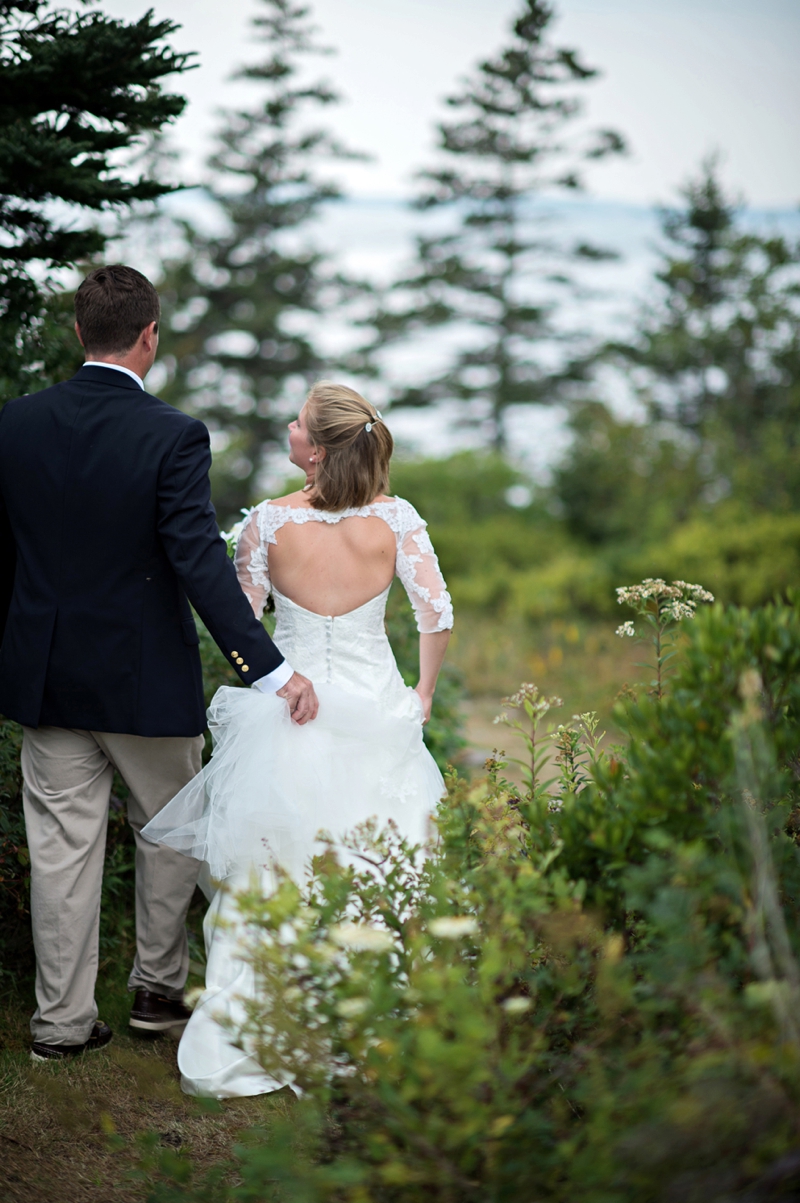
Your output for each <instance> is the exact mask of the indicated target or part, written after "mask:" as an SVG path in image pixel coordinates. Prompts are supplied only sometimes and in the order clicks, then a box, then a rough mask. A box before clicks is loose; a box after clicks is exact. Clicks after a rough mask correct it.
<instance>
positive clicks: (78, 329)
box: [74, 322, 86, 350]
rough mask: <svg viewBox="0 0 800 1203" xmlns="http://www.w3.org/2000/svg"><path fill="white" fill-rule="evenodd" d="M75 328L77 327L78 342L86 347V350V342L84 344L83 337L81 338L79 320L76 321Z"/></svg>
mask: <svg viewBox="0 0 800 1203" xmlns="http://www.w3.org/2000/svg"><path fill="white" fill-rule="evenodd" d="M74 328H75V337H76V338H77V340H78V342H79V343H80V344H81V346H82V347H83V348H84V350H86V346H85V344H84V341H83V339H82V338H81V328H80V326H79V325H78V323H77V322H76V323H75V327H74Z"/></svg>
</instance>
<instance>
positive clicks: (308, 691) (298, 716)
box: [277, 673, 319, 727]
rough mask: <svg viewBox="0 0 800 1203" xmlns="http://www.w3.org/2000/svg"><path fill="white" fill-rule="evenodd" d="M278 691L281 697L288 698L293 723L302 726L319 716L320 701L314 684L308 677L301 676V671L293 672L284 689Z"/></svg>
mask: <svg viewBox="0 0 800 1203" xmlns="http://www.w3.org/2000/svg"><path fill="white" fill-rule="evenodd" d="M277 692H278V697H279V698H286V701H287V702H288V703H289V713H290V714H291V716H292V722H293V723H297V724H298V725H299V726H301V727H302V726H303V724H304V723H307V722H309V720H310V719H313V718H316V717H317V711H318V710H319V702H318V701H317V695H316V694H315V693H314V686H313V685H312V684H311V682H310V681H309V679H308V677H301V676H300V673H293V674H292V676H291V677H290V678H289V680H288V681H287V682H286V684H285V685H284V687H283V689H279V690H278V691H277Z"/></svg>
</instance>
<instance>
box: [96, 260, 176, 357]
mask: <svg viewBox="0 0 800 1203" xmlns="http://www.w3.org/2000/svg"><path fill="white" fill-rule="evenodd" d="M160 316H161V303H160V301H159V299H158V293H157V292H156V290H155V288H153V285H152V284H151V283H150V281H149V280H148V279H147V277H146V276H143V275H142V273H141V272H137V270H136V268H134V267H126V266H125V265H124V264H123V263H111V264H109V265H108V267H96V268H95V270H94V271H93V272H89V275H88V276H87V277H86V279H85V280H84V281H83V283H82V284H81V286H80V288H79V289H78V291H77V292H76V293H75V320H76V322H77V323H78V325H79V327H80V331H81V339H82V341H83V346H84V349H85V350H86V351H87V352H89V353H90V354H91V353H94V354H96V355H114V354H124V353H125V352H126V351H130V349H131V347H132V346H133V344H134V343H135V342H136V340H137V338H138V337H139V335H140V334H141V333H142V331H143V330H144V328H145V326H149V325H150V323H151V322H156V326H157V324H158V320H159V318H160Z"/></svg>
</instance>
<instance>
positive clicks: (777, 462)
mask: <svg viewBox="0 0 800 1203" xmlns="http://www.w3.org/2000/svg"><path fill="white" fill-rule="evenodd" d="M683 197H684V201H685V204H684V205H683V206H682V207H680V208H676V209H669V210H665V211H664V212H663V215H662V233H663V235H664V238H665V241H666V246H665V250H664V253H663V257H662V262H661V266H660V268H659V270H658V271H657V273H656V279H657V282H658V284H659V285H660V286H661V287H660V293H661V295H660V297H659V298H658V301H657V302H656V304H654V305H651V306H649V307H648V308H647V309H646V310H645V312H644V316H643V319H642V321H641V322H640V323H639V324H638V328H637V330H636V334H635V337H634V338H633V339H632V340H631V341H630V342H629V343H628V344H625V345H621V344H616V345H615V346H614V347H613V348H612V351H613V352H615V353H616V354H617V355H618V356H620V357H621V360H622V362H623V363H625V364H626V365H628V366H630V367H633V368H634V369H635V372H636V375H635V377H634V379H635V381H636V383H637V387H638V389H639V392H640V395H641V397H642V399H643V400H644V402H645V403H646V405H647V407H648V411H649V414H650V416H651V418H652V419H653V420H655V421H658V420H666V421H668V422H670V423H673V424H676V425H677V426H678V427H679V428H680V429H681V430H684V431H687V432H689V433H691V434H692V435H693V436H695V438H696V440H697V445H698V446H699V447H701V448H702V449H703V450H704V451H705V453H706V456H707V459H708V467H709V469H710V471H709V475H710V476H711V478H712V482H713V483H714V489H715V491H716V492H717V494H720V493H725V492H729V491H733V492H734V493H740V494H742V495H745V496H747V498H748V501H749V502H750V503H751V504H752V503H755V504H757V505H759V506H762V507H764V508H766V509H773V510H779V509H784V510H791V509H796V508H797V505H798V503H800V433H799V432H800V242H793V241H792V240H790V239H789V238H787V237H784V236H783V235H780V234H778V233H774V234H756V233H752V232H750V231H748V230H747V229H746V228H744V226H743V224H742V221H741V219H740V218H739V216H738V214H737V209H736V205H735V204H734V203H733V201H732V200H731V198H730V197H728V196H726V194H725V192H724V190H723V188H722V186H721V184H720V182H719V178H718V175H717V170H716V165H715V163H714V161H713V160H708V161H706V162H705V163H704V165H703V169H702V172H701V173H700V175H699V176H698V177H697V178H695V179H693V180H691V181H690V182H689V184H688V185H687V186H686V187H685V188H684V190H683Z"/></svg>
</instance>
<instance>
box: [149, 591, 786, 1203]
mask: <svg viewBox="0 0 800 1203" xmlns="http://www.w3.org/2000/svg"><path fill="white" fill-rule="evenodd" d="M687 625H688V629H687V630H686V631H685V632H684V636H685V640H686V647H685V652H684V653H683V654H682V656H681V658H680V661H679V662H678V663H677V666H676V669H675V672H674V676H673V677H672V680H671V684H670V687H669V691H668V692H667V693H666V694H665V695H664V696H662V698H661V699H658V698H656V697H654V696H650V695H647V694H646V693H643V694H642V696H641V697H640V699H639V700H638V701H633V700H628V701H627V702H625V703H624V704H620V714H619V721H620V723H621V724H623V725H624V727H625V729H626V731H627V733H628V735H629V738H630V743H629V746H628V748H627V750H625V751H623V750H622V749H619V748H614V749H609V750H608V751H603V750H602V749H601V748H600V746H599V745H598V742H597V737H596V733H594V734H592V732H591V722H589V723H588V727H589V735H588V737H587V735H586V728H587V724H586V722H584V723H583V724H576V723H573V724H572V725H571V727H569V728H561V730H560V731H559V732H557V733H555V734H556V737H557V746H558V749H559V755H558V763H557V765H556V769H557V773H558V775H557V778H556V779H555V781H553V782H551V783H549V784H548V783H545V782H543V781H542V780H541V773H539V774H535V775H534V777H533V779H532V780H531V782H530V786H529V788H528V789H526V790H520V789H518V788H516V787H514V786H511V785H509V784H508V783H507V782H506V781H505V780H504V779H503V777H502V765H501V764H499V763H497V762H496V761H495V762H489V764H488V769H489V775H488V778H487V779H486V780H485V781H483V782H481V783H478V784H477V785H470V784H468V783H466V782H464V781H462V780H457V779H455V778H451V779H450V783H449V792H448V796H447V798H446V800H445V801H444V802H443V804H442V807H441V811H440V813H439V816H438V823H437V827H438V843H437V847H436V850H435V852H429V853H427V854H426V853H425V852H424V851H423V850H421V849H414V848H410V847H408V845H407V844H405V843H404V842H403V841H402V840H401V839H399V838H398V837H397V836H396V835H392V834H391V833H388V834H387V833H384V834H378V833H376V832H375V831H373V830H371V829H370V828H369V826H367V827H365V828H364V829H362V830H360V831H359V832H357V833H355V834H354V836H353V837H352V839H351V841H350V843H351V847H352V848H353V849H355V850H357V851H360V852H361V853H362V855H363V856H364V858H365V859H364V860H362V861H361V862H360V863H361V865H362V868H360V869H353V868H343V867H342V866H341V865H340V864H339V863H338V862H337V859H336V857H335V855H334V853H333V850H331V852H330V854H328V855H326V856H323V857H321V858H319V859H318V860H317V862H316V863H315V865H314V872H313V876H312V877H311V879H310V882H309V885H308V888H307V889H306V890H305V891H301V890H300V889H298V887H297V886H295V885H294V884H293V883H291V882H289V881H286V882H284V883H283V884H282V886H281V887H280V888H279V889H278V891H277V892H276V893H275V894H274V895H272V896H271V897H269V898H264V897H262V896H261V895H259V894H258V893H252V894H250V895H243V896H242V898H241V900H240V905H241V907H242V910H243V912H244V914H245V916H246V918H247V920H248V922H249V924H250V931H251V934H252V935H251V949H250V956H251V958H252V960H253V963H254V965H255V967H256V971H257V975H258V978H259V980H260V982H261V985H262V989H261V991H260V994H259V998H258V999H257V1000H254V1001H253V1002H252V1004H251V1005H250V1007H249V1013H248V1021H247V1023H246V1026H245V1028H244V1030H243V1031H242V1033H241V1036H242V1039H243V1040H244V1042H245V1044H246V1045H247V1046H248V1047H253V1048H255V1049H256V1050H257V1052H258V1055H259V1058H260V1060H261V1062H262V1064H263V1065H264V1066H265V1068H266V1069H267V1070H268V1071H269V1072H272V1073H278V1074H280V1073H291V1074H293V1075H294V1080H295V1082H296V1083H297V1084H298V1085H299V1086H301V1087H302V1088H303V1091H304V1097H303V1098H302V1100H301V1101H300V1102H299V1103H298V1105H297V1107H296V1108H295V1110H294V1114H293V1117H292V1119H291V1122H289V1123H283V1122H281V1121H280V1120H276V1121H275V1123H274V1124H273V1125H272V1126H271V1127H270V1128H269V1129H268V1130H267V1131H260V1132H253V1133H252V1135H251V1138H250V1140H249V1141H248V1142H246V1143H245V1144H244V1145H243V1146H242V1147H241V1148H239V1149H238V1150H237V1152H236V1162H235V1166H236V1174H235V1175H234V1174H233V1173H232V1174H231V1175H230V1176H228V1177H227V1178H223V1177H222V1176H220V1177H218V1178H217V1181H216V1185H213V1186H212V1184H211V1183H209V1182H205V1183H204V1182H202V1181H196V1182H194V1184H193V1183H192V1170H191V1164H190V1162H189V1161H188V1160H186V1159H184V1160H183V1161H181V1162H180V1163H177V1162H174V1161H173V1163H172V1168H171V1169H170V1168H169V1167H167V1166H166V1165H164V1166H162V1172H161V1174H160V1175H158V1176H157V1177H158V1181H157V1182H156V1183H155V1184H154V1188H153V1193H152V1194H151V1195H150V1199H151V1201H152V1203H171V1201H173V1200H175V1201H177V1200H178V1199H179V1198H180V1199H181V1200H185V1201H195V1203H199V1201H200V1200H201V1199H204V1200H207V1201H209V1203H210V1201H211V1200H217V1201H218V1203H222V1201H225V1203H232V1201H233V1200H236V1201H238V1203H243V1201H245V1200H249V1201H251V1203H255V1201H256V1200H259V1201H260V1200H265V1199H267V1198H276V1199H278V1198H279V1199H281V1200H285V1201H287V1203H288V1201H291V1200H296V1201H298V1203H299V1201H300V1200H303V1201H317V1200H320V1201H321V1200H336V1201H337V1203H344V1201H348V1203H350V1201H352V1203H372V1201H375V1203H415V1201H417V1200H419V1201H422V1200H424V1201H425V1203H430V1201H432V1200H434V1201H435V1200H441V1201H442V1203H445V1201H447V1203H451V1201H455V1200H458V1201H459V1203H460V1201H461V1200H470V1199H474V1200H480V1201H481V1203H484V1201H487V1200H492V1201H496V1203H506V1201H507V1203H512V1201H514V1203H516V1201H517V1200H519V1199H528V1198H530V1199H539V1200H553V1201H557V1203H574V1201H575V1200H577V1199H580V1200H581V1201H582V1203H651V1201H663V1203H669V1201H672V1200H675V1201H677V1200H680V1201H681V1203H684V1201H685V1203H693V1201H695V1200H696V1201H697V1203H701V1201H702V1203H707V1201H709V1203H710V1201H716V1203H723V1201H725V1203H729V1201H733V1200H741V1201H742V1203H744V1200H764V1201H765V1203H766V1200H768V1199H785V1200H788V1199H790V1198H796V1197H797V1192H798V1190H799V1189H800V1120H799V1119H798V1116H800V1086H798V1083H799V1082H800V1075H799V1074H798V1070H800V1023H799V1022H798V1019H797V1016H798V1014H799V1013H800V1008H799V1006H798V1004H800V969H798V963H797V953H798V950H799V949H800V932H798V923H797V919H798V908H799V907H800V850H798V846H797V842H796V832H797V830H798V828H799V827H800V805H799V803H800V791H799V790H798V777H800V763H799V762H798V754H797V749H798V747H799V746H800V738H799V737H800V598H794V599H793V600H792V602H791V604H775V605H770V606H767V607H765V608H763V609H761V610H757V611H754V612H748V611H746V610H742V609H731V608H729V609H724V608H723V607H721V606H716V607H714V608H713V609H708V610H706V611H704V612H703V613H701V614H699V615H698V616H697V618H696V619H695V620H694V622H693V623H692V624H687ZM662 693H663V690H662ZM516 702H522V703H523V713H524V715H525V716H526V717H525V718H524V719H523V721H524V722H529V723H530V724H531V725H532V730H533V731H534V732H535V731H536V730H537V724H538V722H539V720H540V718H541V715H542V710H543V709H544V707H541V706H539V705H538V695H536V691H535V690H534V689H533V687H525V688H524V689H523V691H522V692H521V694H520V696H519V697H518V698H515V699H510V700H509V704H514V703H516ZM528 751H529V752H531V751H532V749H531V748H530V747H529V749H528ZM539 764H540V766H541V761H539ZM366 858H369V859H368V860H367V859H366Z"/></svg>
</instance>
